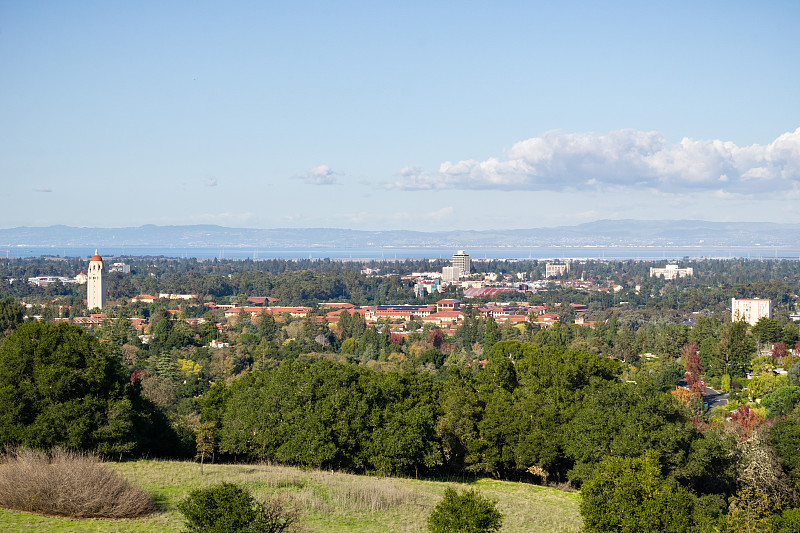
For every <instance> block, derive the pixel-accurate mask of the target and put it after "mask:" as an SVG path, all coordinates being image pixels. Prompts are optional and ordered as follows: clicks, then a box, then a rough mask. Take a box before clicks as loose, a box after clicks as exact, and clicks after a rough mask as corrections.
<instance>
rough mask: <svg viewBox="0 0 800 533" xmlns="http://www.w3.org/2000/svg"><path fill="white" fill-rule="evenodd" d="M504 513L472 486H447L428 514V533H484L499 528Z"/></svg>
mask: <svg viewBox="0 0 800 533" xmlns="http://www.w3.org/2000/svg"><path fill="white" fill-rule="evenodd" d="M502 524H503V515H502V513H500V511H498V510H497V503H496V502H494V501H492V500H490V499H489V498H487V497H485V496H483V495H481V494H479V493H478V492H477V491H475V490H474V489H472V490H465V491H463V492H457V491H456V490H455V489H453V488H451V487H448V488H446V489H445V491H444V498H442V501H441V502H439V503H438V504H437V505H436V507H435V508H434V509H433V511H432V512H431V514H430V515H429V516H428V531H430V533H452V532H458V533H485V532H490V531H499V530H500V526H501V525H502Z"/></svg>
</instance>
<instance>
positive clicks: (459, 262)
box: [450, 250, 470, 276]
mask: <svg viewBox="0 0 800 533" xmlns="http://www.w3.org/2000/svg"><path fill="white" fill-rule="evenodd" d="M450 264H451V265H452V266H454V267H458V269H459V270H460V271H461V274H460V275H461V276H469V275H470V261H469V254H466V253H464V250H459V251H457V252H456V253H455V254H453V261H452V263H450Z"/></svg>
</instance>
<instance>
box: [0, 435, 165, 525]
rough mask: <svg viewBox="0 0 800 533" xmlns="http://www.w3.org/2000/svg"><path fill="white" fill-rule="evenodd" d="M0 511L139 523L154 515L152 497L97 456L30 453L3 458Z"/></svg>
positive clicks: (0, 459)
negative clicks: (0, 507) (126, 520)
mask: <svg viewBox="0 0 800 533" xmlns="http://www.w3.org/2000/svg"><path fill="white" fill-rule="evenodd" d="M0 506H2V507H5V508H8V509H16V510H18V511H27V512H31V513H39V514H45V515H53V516H68V517H73V518H137V517H141V516H145V515H148V514H150V513H152V512H153V511H154V510H155V505H154V503H153V498H152V497H151V496H150V494H149V493H147V492H145V491H143V490H141V489H139V488H136V487H133V486H132V485H131V484H130V483H128V481H126V480H125V479H124V478H123V477H121V476H120V475H119V474H117V473H116V472H114V471H113V470H111V469H109V468H107V467H106V466H105V465H103V463H102V462H101V461H100V459H99V458H98V457H97V456H96V455H94V454H91V453H84V452H72V451H65V450H61V449H56V450H54V451H53V452H52V453H50V454H47V453H45V452H41V451H37V450H31V449H29V448H12V449H10V450H9V451H7V452H6V453H5V454H3V455H2V456H0Z"/></svg>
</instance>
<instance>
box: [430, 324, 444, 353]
mask: <svg viewBox="0 0 800 533" xmlns="http://www.w3.org/2000/svg"><path fill="white" fill-rule="evenodd" d="M429 340H430V343H431V346H433V347H434V348H436V349H437V350H439V351H443V350H442V349H443V348H444V341H445V337H444V332H443V331H442V330H441V329H439V328H436V329H432V330H431V334H430V337H429Z"/></svg>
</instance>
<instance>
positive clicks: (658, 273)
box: [650, 265, 694, 280]
mask: <svg viewBox="0 0 800 533" xmlns="http://www.w3.org/2000/svg"><path fill="white" fill-rule="evenodd" d="M693 275H694V269H693V268H692V267H686V268H679V267H678V265H667V266H665V267H664V268H659V267H650V277H651V278H657V277H663V278H664V279H667V280H669V279H678V278H687V277H689V278H690V277H692V276H693Z"/></svg>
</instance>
